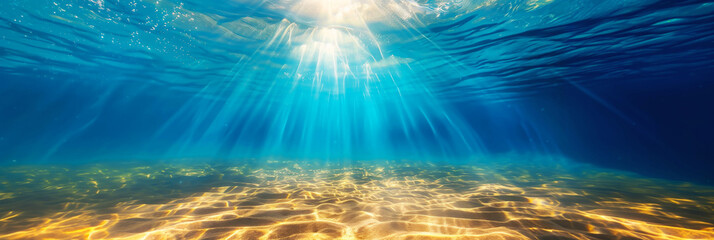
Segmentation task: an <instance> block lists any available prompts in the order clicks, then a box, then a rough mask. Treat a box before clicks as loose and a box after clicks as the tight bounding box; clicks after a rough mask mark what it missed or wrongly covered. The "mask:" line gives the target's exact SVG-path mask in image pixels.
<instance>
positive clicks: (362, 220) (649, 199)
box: [0, 160, 714, 239]
mask: <svg viewBox="0 0 714 240" xmlns="http://www.w3.org/2000/svg"><path fill="white" fill-rule="evenodd" d="M196 162H198V161H189V163H186V164H176V163H173V164H159V163H152V164H146V163H142V162H125V163H111V164H92V165H82V166H72V167H68V166H61V165H55V166H47V165H25V166H6V167H4V168H2V170H0V171H2V174H0V181H2V183H3V184H2V189H1V190H2V191H1V193H0V199H2V200H0V203H2V204H0V214H1V216H2V218H1V219H0V229H1V231H0V232H2V233H1V234H0V238H2V239H104V238H110V239H712V238H714V218H712V217H711V216H714V188H712V187H708V186H700V185H694V184H689V183H685V182H676V181H668V180H660V179H652V178H645V177H642V176H639V175H635V174H632V173H627V172H620V171H613V170H607V169H600V168H595V167H592V166H589V165H584V164H575V163H567V162H560V163H552V164H544V163H543V161H539V163H538V164H534V163H532V164H528V163H527V162H520V161H513V160H511V161H509V162H508V164H497V163H494V162H498V161H493V160H491V161H483V162H477V163H471V164H468V165H450V164H443V163H427V162H425V163H413V162H411V163H410V162H407V161H382V162H359V163H354V164H335V163H330V164H315V163H314V162H305V161H284V160H280V161H276V160H273V161H267V162H264V163H263V164H261V165H260V166H257V165H249V164H228V163H208V162H204V163H196Z"/></svg>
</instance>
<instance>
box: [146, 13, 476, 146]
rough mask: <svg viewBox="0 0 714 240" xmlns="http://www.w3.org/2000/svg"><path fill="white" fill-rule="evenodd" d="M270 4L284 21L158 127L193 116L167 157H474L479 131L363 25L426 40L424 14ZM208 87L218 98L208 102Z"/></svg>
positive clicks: (407, 62) (167, 127)
mask: <svg viewBox="0 0 714 240" xmlns="http://www.w3.org/2000/svg"><path fill="white" fill-rule="evenodd" d="M278 5H279V6H281V7H283V8H285V9H284V10H283V11H284V14H286V15H288V16H287V17H289V18H285V19H283V20H281V21H279V22H277V23H275V24H274V25H273V26H272V27H271V28H270V29H271V31H274V34H272V37H270V38H268V39H266V40H265V41H264V42H263V44H262V45H261V46H260V47H259V48H257V49H256V51H255V52H254V53H253V54H252V55H250V56H247V57H244V58H243V59H242V60H241V61H240V62H238V63H237V64H236V65H235V66H234V68H233V70H232V71H231V73H230V74H229V76H230V77H229V79H228V80H227V81H224V82H220V83H216V84H214V85H215V86H208V87H206V88H205V89H204V91H205V93H199V94H197V96H196V98H195V99H194V100H192V101H190V102H188V103H187V104H186V105H185V107H184V109H183V110H182V111H180V112H178V113H177V114H176V115H175V116H174V117H173V121H170V122H168V123H166V129H170V128H171V126H172V124H180V123H181V121H182V119H192V123H191V124H192V127H190V128H188V129H186V131H185V134H184V135H183V136H182V137H181V138H180V139H179V140H178V141H177V142H178V143H177V144H175V147H174V149H172V150H171V151H170V152H172V153H187V154H190V152H191V151H192V150H196V149H198V151H199V152H202V153H206V152H213V153H217V154H224V155H228V156H241V155H245V156H251V157H252V156H281V157H285V156H289V157H299V158H330V159H350V158H375V157H378V158H381V157H387V156H400V157H404V158H411V157H414V158H419V157H426V156H438V157H444V156H454V155H462V156H468V155H472V154H474V153H479V152H481V147H480V146H481V144H480V143H479V139H478V136H477V134H475V133H474V132H473V131H472V130H471V128H470V127H468V125H467V124H466V123H465V122H464V121H463V120H462V119H461V117H460V116H459V115H458V114H454V112H453V111H452V110H451V109H450V108H449V106H448V104H445V103H444V102H442V101H441V100H440V99H438V98H437V97H436V96H434V95H433V94H432V93H431V90H430V89H429V87H428V86H427V85H426V84H424V83H421V82H419V81H417V80H416V79H424V76H423V75H428V74H427V73H423V72H418V71H415V70H414V69H413V68H412V66H410V65H409V63H410V62H411V61H413V60H412V59H409V58H404V57H400V56H395V55H386V54H385V49H383V46H382V44H381V43H380V40H378V38H377V37H376V33H375V32H373V31H372V29H371V28H370V27H375V28H376V27H379V28H382V29H383V30H382V31H384V29H391V30H390V31H398V32H406V33H409V34H411V37H412V38H417V37H424V36H421V35H419V32H418V31H417V30H416V28H414V27H413V26H411V25H410V24H414V21H415V20H414V19H415V18H416V17H417V14H418V13H420V12H423V11H425V10H424V9H423V8H420V7H419V6H420V5H418V4H416V3H409V2H393V1H379V2H374V1H357V0H341V1H326V0H303V1H294V2H285V3H281V4H278ZM270 6H272V5H270ZM380 6H386V7H380ZM273 7H275V6H273ZM290 19H292V20H290ZM383 39H385V38H383ZM387 39H388V38H387ZM395 40H396V39H395ZM216 89H220V90H219V92H220V93H219V94H218V97H216V98H207V97H206V96H209V95H211V94H213V93H215V91H216ZM162 131H163V130H161V131H160V132H159V134H158V136H160V135H161V133H162ZM405 153H407V154H405ZM410 155H411V156H410Z"/></svg>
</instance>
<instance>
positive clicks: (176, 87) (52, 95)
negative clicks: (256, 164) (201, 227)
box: [0, 0, 714, 184]
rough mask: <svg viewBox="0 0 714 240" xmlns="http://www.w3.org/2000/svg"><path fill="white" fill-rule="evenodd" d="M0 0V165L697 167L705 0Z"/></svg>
mask: <svg viewBox="0 0 714 240" xmlns="http://www.w3.org/2000/svg"><path fill="white" fill-rule="evenodd" d="M0 6H1V7H0V36H1V37H2V40H1V41H0V79H1V82H0V96H1V100H0V161H1V162H4V163H7V164H20V163H39V164H50V163H79V162H82V163H84V162H106V161H123V160H127V159H140V160H147V161H153V160H166V159H220V160H226V161H267V159H302V160H311V161H318V162H342V163H344V162H355V161H362V160H381V159H398V160H410V161H434V162H445V163H468V162H469V161H473V160H474V159H480V160H483V159H489V157H490V156H499V155H507V154H519V155H525V156H539V157H538V158H535V157H534V159H542V156H545V158H546V159H547V158H553V159H561V158H567V159H570V160H573V161H575V162H583V163H591V164H593V165H595V166H600V167H607V168H616V169H622V170H627V171H633V172H637V173H640V174H644V175H646V176H652V177H662V178H668V179H680V180H687V181H696V182H702V183H709V184H711V183H712V180H714V179H713V178H712V177H713V176H714V175H712V174H711V170H712V169H714V162H713V161H712V160H713V159H714V138H713V137H712V136H714V126H713V125H712V123H713V122H714V108H712V103H714V94H712V93H714V68H712V66H714V2H713V1H687V0H680V1H655V0H628V1H622V0H617V1H616V0H601V1H587V0H577V1H575V0H574V1H564V0H527V1H526V0H511V1H506V0H502V1H492V0H474V1H465V0H464V1H462V0H456V1H449V0H443V1H432V0H418V1H409V0H404V1H381V0H377V1H361V0H335V1H327V0H303V1H299V0H267V1H251V0H229V1H198V0H185V1H178V0H161V1H138V0H121V1H119V0H90V1H85V0H55V1H41V0H6V1H3V2H2V3H0ZM494 161H495V160H494ZM534 161H535V160H534Z"/></svg>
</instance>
